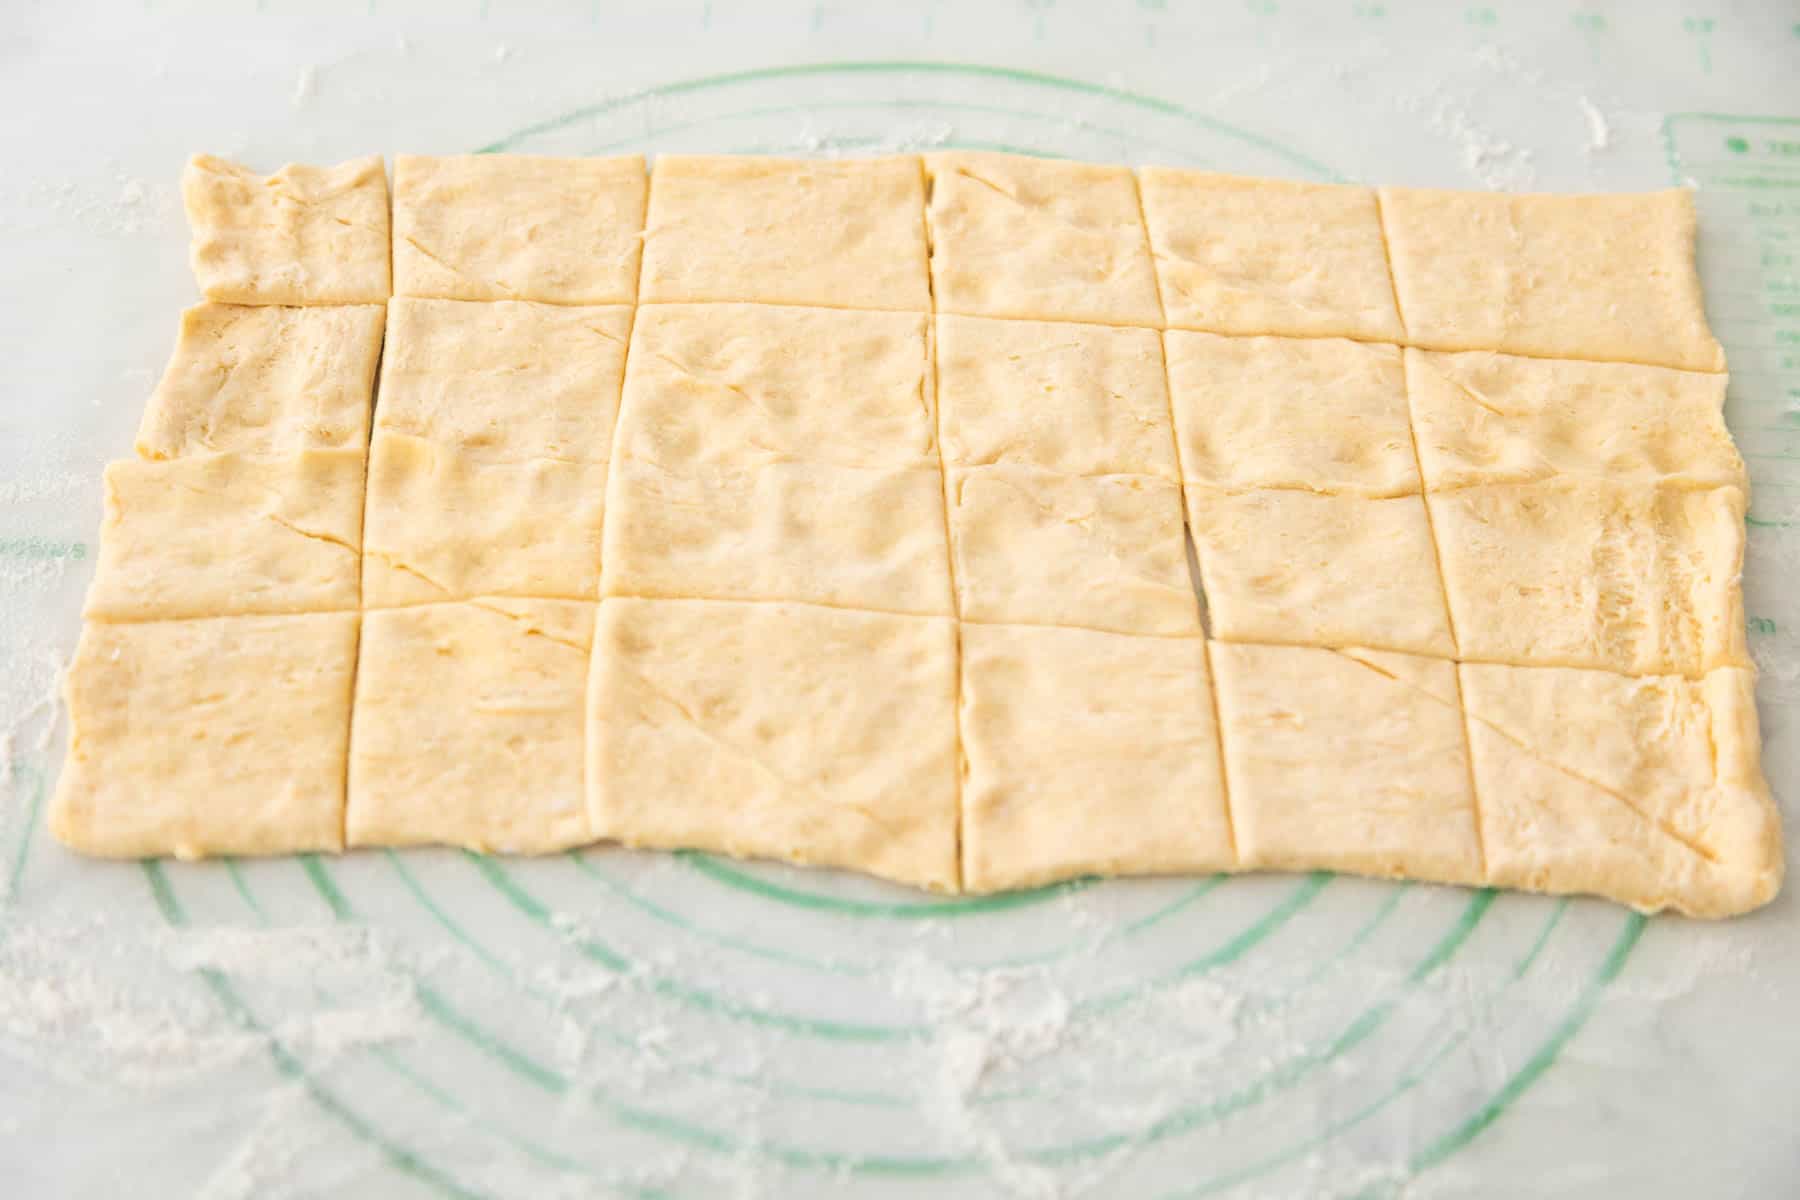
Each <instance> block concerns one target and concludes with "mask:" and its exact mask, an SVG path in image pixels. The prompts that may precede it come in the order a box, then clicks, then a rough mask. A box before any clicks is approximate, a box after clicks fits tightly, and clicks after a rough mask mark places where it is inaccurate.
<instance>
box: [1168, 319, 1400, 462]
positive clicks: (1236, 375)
mask: <svg viewBox="0 0 1800 1200" xmlns="http://www.w3.org/2000/svg"><path fill="white" fill-rule="evenodd" d="M1163 340H1164V343H1165V345H1166V346H1167V347H1168V354H1169V391H1170V395H1171V396H1172V398H1173V401H1174V409H1175V428H1176V430H1177V431H1178V432H1179V433H1180V437H1181V464H1182V473H1183V475H1184V476H1185V477H1186V478H1188V479H1190V480H1193V481H1195V482H1197V483H1204V484H1209V485H1212V486H1215V487H1228V488H1256V487H1281V488H1302V489H1305V490H1308V491H1315V492H1342V493H1349V494H1356V495H1365V496H1400V495H1404V494H1406V493H1407V492H1417V491H1418V490H1419V469H1418V463H1417V460H1416V458H1415V455H1414V451H1413V440H1412V429H1411V423H1410V419H1409V417H1408V413H1407V405H1406V372H1405V369H1404V367H1403V366H1402V364H1401V360H1400V351H1399V349H1398V348H1397V347H1394V346H1387V345H1380V344H1370V343H1366V342H1353V341H1350V340H1348V339H1345V338H1283V337H1221V336H1219V335H1217V334H1211V333H1191V332H1185V331H1181V330H1170V331H1169V332H1168V333H1166V334H1164V335H1163Z"/></svg>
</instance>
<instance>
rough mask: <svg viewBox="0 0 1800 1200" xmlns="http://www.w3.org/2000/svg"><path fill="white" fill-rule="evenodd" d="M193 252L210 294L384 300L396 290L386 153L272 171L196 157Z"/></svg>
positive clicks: (249, 300)
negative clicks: (390, 257) (391, 275)
mask: <svg viewBox="0 0 1800 1200" xmlns="http://www.w3.org/2000/svg"><path fill="white" fill-rule="evenodd" d="M181 197H182V201H183V203H184V204H185V205H186V207H187V217H188V227H189V228H190V229H191V230H192V231H193V241H192V243H191V245H190V246H189V252H188V258H189V261H190V262H191V264H192V265H193V268H194V278H195V280H196V281H198V282H199V284H200V291H201V292H202V293H203V294H204V295H205V296H206V298H207V299H208V300H219V301H222V302H224V303H227V304H383V303H386V301H387V298H388V294H389V291H390V290H391V289H390V288H389V274H388V187H387V169H386V168H385V167H384V166H383V165H382V161H381V159H380V157H379V156H377V155H369V156H368V157H366V158H357V159H352V160H350V161H349V162H346V163H340V164H338V165H337V166H335V167H307V166H298V165H295V164H291V163H290V164H289V165H287V166H285V167H283V168H281V170H279V171H277V172H275V173H274V174H273V175H270V176H268V177H267V178H264V177H263V176H260V175H258V174H256V173H255V172H254V171H251V170H249V169H248V168H245V167H241V166H239V165H237V164H236V163H232V162H227V161H225V160H224V159H222V158H214V157H213V156H212V155H210V154H196V155H195V156H194V157H193V158H191V159H189V160H188V165H187V170H186V171H185V172H184V173H183V174H182V177H181Z"/></svg>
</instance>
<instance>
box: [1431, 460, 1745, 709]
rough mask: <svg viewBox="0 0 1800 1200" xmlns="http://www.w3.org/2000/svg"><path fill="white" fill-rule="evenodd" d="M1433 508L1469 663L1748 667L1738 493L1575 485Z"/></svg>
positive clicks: (1684, 670)
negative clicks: (1740, 579) (1739, 581)
mask: <svg viewBox="0 0 1800 1200" xmlns="http://www.w3.org/2000/svg"><path fill="white" fill-rule="evenodd" d="M1430 504H1431V513H1432V520H1433V522H1434V524H1435V526H1436V528H1437V536H1438V545H1439V547H1440V548H1441V549H1442V552H1443V556H1444V587H1445V593H1446V595H1447V596H1448V598H1449V602H1450V611H1451V613H1452V614H1453V616H1454V619H1455V622H1456V632H1457V640H1458V642H1459V643H1460V648H1461V656H1462V657H1463V658H1465V659H1468V660H1473V661H1477V662H1483V661H1485V662H1501V663H1513V664H1517V665H1538V666H1574V667H1601V668H1607V669H1610V670H1615V671H1625V672H1628V673H1632V674H1664V673H1670V674H1682V675H1698V674H1700V673H1702V672H1704V671H1708V670H1711V669H1712V668H1713V667H1718V666H1741V665H1744V664H1745V663H1747V662H1748V661H1749V659H1748V658H1747V656H1746V650H1745V644H1744V610H1743V592H1742V589H1741V588H1740V586H1739V583H1738V574H1739V572H1740V571H1741V570H1742V568H1743V561H1744V494H1743V492H1741V491H1739V490H1738V489H1737V488H1713V489H1708V490H1703V491H1697V490H1693V489H1677V488H1659V487H1641V486H1630V485H1621V484H1611V483H1601V482H1598V481H1593V480H1566V481H1560V482H1555V483H1535V484H1523V485H1505V484H1497V485H1493V486H1484V487H1467V488H1462V489H1460V490H1457V491H1453V492H1437V493H1433V494H1432V495H1431V496H1430Z"/></svg>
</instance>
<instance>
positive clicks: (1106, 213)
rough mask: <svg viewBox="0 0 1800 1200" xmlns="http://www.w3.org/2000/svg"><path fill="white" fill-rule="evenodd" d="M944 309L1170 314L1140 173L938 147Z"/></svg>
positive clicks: (1117, 318)
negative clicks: (1153, 255) (1160, 296)
mask: <svg viewBox="0 0 1800 1200" xmlns="http://www.w3.org/2000/svg"><path fill="white" fill-rule="evenodd" d="M925 172H926V174H927V176H928V177H929V178H930V180H931V205H930V208H929V209H928V215H929V221H930V225H931V282H932V287H933V289H934V290H933V293H932V294H933V299H934V302H935V307H936V309H937V311H938V312H943V313H968V314H971V315H974V316H986V317H1010V318H1014V319H1020V318H1024V319H1030V318H1035V317H1055V318H1058V319H1061V320H1067V321H1093V322H1098V323H1101V324H1107V325H1142V326H1148V327H1150V328H1155V327H1157V326H1159V325H1161V324H1162V306H1161V305H1160V303H1159V302H1158V301H1157V294H1156V273H1155V270H1154V269H1153V268H1152V266H1151V263H1150V244H1149V241H1148V239H1147V238H1146V236H1145V233H1144V222H1143V216H1142V213H1141V211H1140V205H1139V203H1138V194H1137V182H1136V181H1135V180H1134V179H1133V178H1132V176H1131V172H1130V171H1129V170H1128V169H1126V168H1125V167H1105V166H1097V165H1095V164H1093V163H1078V162H1064V161H1060V160H1057V159H1046V158H1029V157H1025V156H1023V155H1017V154H988V153H974V152H964V151H957V152H953V153H943V154H928V155H926V156H925Z"/></svg>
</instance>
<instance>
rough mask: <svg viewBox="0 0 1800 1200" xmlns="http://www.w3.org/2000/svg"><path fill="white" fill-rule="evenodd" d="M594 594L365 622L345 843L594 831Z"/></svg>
mask: <svg viewBox="0 0 1800 1200" xmlns="http://www.w3.org/2000/svg"><path fill="white" fill-rule="evenodd" d="M594 610H595V605H594V604H592V603H577V602H573V601H567V600H527V599H516V598H509V597H483V598H481V599H477V600H469V601H459V602H456V603H452V604H423V605H417V606H415V607H412V608H393V609H387V610H385V611H382V612H371V613H369V614H368V615H367V616H365V617H364V618H363V636H362V659H361V663H360V665H359V666H358V668H357V673H356V715H355V723H354V725H353V727H352V733H351V737H350V787H349V796H350V799H349V807H348V810H347V815H346V823H345V826H346V832H345V836H346V839H347V841H348V842H349V844H350V845H352V846H414V845H423V844H432V843H435V844H442V845H451V846H462V847H465V848H467V849H470V850H479V851H483V852H487V851H499V852H503V853H509V854H543V853H546V852H548V851H552V850H563V849H566V848H568V847H570V846H577V845H580V844H582V843H584V842H589V841H592V840H593V837H592V835H591V833H590V831H589V828H588V815H587V800H586V784H585V782H584V778H583V770H584V767H583V761H584V749H583V745H584V738H585V732H584V729H585V719H584V717H583V703H584V697H585V695H586V690H587V673H588V659H589V650H590V648H591V647H592V645H593V634H594Z"/></svg>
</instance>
